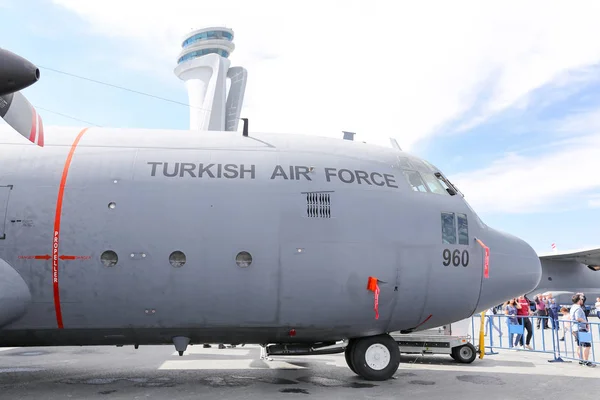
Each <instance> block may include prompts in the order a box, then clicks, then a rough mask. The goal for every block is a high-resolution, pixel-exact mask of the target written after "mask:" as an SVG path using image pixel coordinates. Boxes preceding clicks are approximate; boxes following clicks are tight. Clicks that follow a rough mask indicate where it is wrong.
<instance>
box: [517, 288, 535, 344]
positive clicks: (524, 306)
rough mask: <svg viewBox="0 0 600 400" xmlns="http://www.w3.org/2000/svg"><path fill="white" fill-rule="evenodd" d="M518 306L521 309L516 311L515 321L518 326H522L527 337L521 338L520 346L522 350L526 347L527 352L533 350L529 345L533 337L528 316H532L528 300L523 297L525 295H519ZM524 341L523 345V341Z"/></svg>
mask: <svg viewBox="0 0 600 400" xmlns="http://www.w3.org/2000/svg"><path fill="white" fill-rule="evenodd" d="M519 305H520V306H521V308H518V309H517V319H518V321H519V324H520V325H524V329H525V330H526V331H527V337H526V338H525V335H523V336H522V337H521V346H523V345H524V346H523V348H525V347H527V348H528V349H529V350H533V349H532V348H531V346H530V345H529V343H531V338H532V337H533V327H532V326H531V319H530V318H529V316H530V315H531V314H532V312H531V308H530V304H529V300H527V298H526V297H525V295H521V296H520V297H519ZM524 339H525V343H523V340H524Z"/></svg>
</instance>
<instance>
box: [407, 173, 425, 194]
mask: <svg viewBox="0 0 600 400" xmlns="http://www.w3.org/2000/svg"><path fill="white" fill-rule="evenodd" d="M404 176H405V177H406V180H407V181H408V183H409V184H410V186H411V187H412V190H414V191H415V192H425V193H426V192H428V190H427V186H426V185H425V182H423V179H422V178H421V175H420V174H419V173H418V172H417V171H404Z"/></svg>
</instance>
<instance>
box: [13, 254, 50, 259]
mask: <svg viewBox="0 0 600 400" xmlns="http://www.w3.org/2000/svg"><path fill="white" fill-rule="evenodd" d="M49 259H50V254H44V255H43V256H19V260H49Z"/></svg>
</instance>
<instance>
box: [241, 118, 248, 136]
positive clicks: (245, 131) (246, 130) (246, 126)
mask: <svg viewBox="0 0 600 400" xmlns="http://www.w3.org/2000/svg"><path fill="white" fill-rule="evenodd" d="M241 120H242V121H244V130H243V132H242V135H244V136H248V118H241Z"/></svg>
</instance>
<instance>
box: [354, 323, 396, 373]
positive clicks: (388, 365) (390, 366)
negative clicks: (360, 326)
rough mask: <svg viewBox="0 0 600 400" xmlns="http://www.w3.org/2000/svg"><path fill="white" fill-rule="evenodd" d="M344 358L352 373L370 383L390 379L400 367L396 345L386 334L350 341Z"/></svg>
mask: <svg viewBox="0 0 600 400" xmlns="http://www.w3.org/2000/svg"><path fill="white" fill-rule="evenodd" d="M345 356H346V363H347V364H348V367H349V368H350V369H351V370H352V372H354V373H355V374H357V375H359V376H361V377H362V378H364V379H367V380H371V381H385V380H387V379H390V378H391V377H392V376H394V374H395V373H396V371H397V370H398V366H399V365H400V350H399V349H398V343H396V341H395V340H394V339H393V338H392V337H391V336H390V335H388V334H381V335H377V336H369V337H364V338H358V339H350V340H349V342H348V346H347V347H346V350H345Z"/></svg>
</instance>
